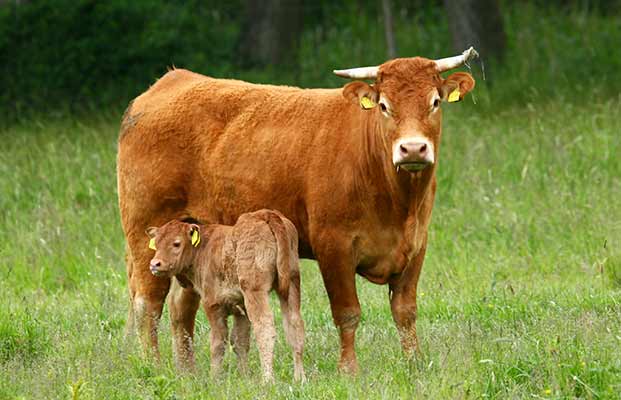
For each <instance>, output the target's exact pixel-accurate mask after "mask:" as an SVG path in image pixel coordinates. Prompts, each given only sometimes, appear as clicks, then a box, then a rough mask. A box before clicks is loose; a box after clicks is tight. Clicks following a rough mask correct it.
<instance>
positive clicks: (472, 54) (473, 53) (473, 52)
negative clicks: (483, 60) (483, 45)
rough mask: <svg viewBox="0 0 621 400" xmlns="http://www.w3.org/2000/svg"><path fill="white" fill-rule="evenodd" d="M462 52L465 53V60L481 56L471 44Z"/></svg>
mask: <svg viewBox="0 0 621 400" xmlns="http://www.w3.org/2000/svg"><path fill="white" fill-rule="evenodd" d="M462 54H463V55H464V59H465V61H469V60H473V59H475V58H478V57H479V53H478V52H477V51H476V50H475V49H474V47H472V46H470V48H469V49H468V50H465V51H464V52H463V53H462Z"/></svg>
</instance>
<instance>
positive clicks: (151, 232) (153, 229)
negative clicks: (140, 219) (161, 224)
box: [145, 226, 157, 239]
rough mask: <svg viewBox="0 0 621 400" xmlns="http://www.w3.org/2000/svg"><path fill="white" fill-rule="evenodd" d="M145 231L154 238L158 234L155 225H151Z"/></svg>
mask: <svg viewBox="0 0 621 400" xmlns="http://www.w3.org/2000/svg"><path fill="white" fill-rule="evenodd" d="M145 233H146V234H147V236H149V237H150V238H151V239H153V238H154V237H155V236H156V235H157V228H156V227H154V226H151V227H149V228H147V229H146V230H145Z"/></svg>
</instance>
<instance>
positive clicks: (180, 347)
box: [168, 278, 200, 370]
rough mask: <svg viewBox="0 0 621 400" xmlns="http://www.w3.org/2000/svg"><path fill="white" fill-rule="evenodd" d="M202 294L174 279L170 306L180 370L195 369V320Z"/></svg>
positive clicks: (174, 346)
mask: <svg viewBox="0 0 621 400" xmlns="http://www.w3.org/2000/svg"><path fill="white" fill-rule="evenodd" d="M199 304H200V295H199V294H198V293H197V292H196V291H195V290H194V289H192V288H187V289H185V288H183V287H182V286H181V285H180V284H179V282H178V281H177V279H176V278H175V279H172V283H171V286H170V295H169V300H168V306H169V310H170V324H171V332H172V339H173V352H174V356H175V364H176V366H177V369H179V370H193V369H194V346H193V340H194V322H195V320H196V311H197V310H198V306H199Z"/></svg>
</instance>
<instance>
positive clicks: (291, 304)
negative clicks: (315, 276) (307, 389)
mask: <svg viewBox="0 0 621 400" xmlns="http://www.w3.org/2000/svg"><path fill="white" fill-rule="evenodd" d="M279 299H280V309H281V311H282V318H283V326H284V329H285V337H286V338H287V342H288V343H289V345H290V346H291V348H292V350H293V378H294V379H295V380H296V381H304V380H305V379H306V378H305V375H304V364H303V360H302V359H303V353H304V320H303V319H302V314H301V313H300V273H299V271H298V272H297V273H296V272H294V271H291V285H290V286H289V297H288V298H285V297H282V296H279Z"/></svg>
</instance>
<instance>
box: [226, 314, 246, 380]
mask: <svg viewBox="0 0 621 400" xmlns="http://www.w3.org/2000/svg"><path fill="white" fill-rule="evenodd" d="M234 319H235V320H234V322H233V332H231V344H232V345H233V350H234V351H235V354H237V359H238V362H239V372H241V373H242V374H245V373H246V371H247V366H248V349H249V348H250V321H249V320H248V317H247V316H245V315H242V314H235V316H234Z"/></svg>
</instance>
